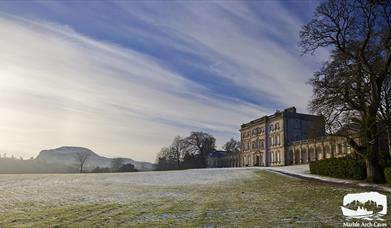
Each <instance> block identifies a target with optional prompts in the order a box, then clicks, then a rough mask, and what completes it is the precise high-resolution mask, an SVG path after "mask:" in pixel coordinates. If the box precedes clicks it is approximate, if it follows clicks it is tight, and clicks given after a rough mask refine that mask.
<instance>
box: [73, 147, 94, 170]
mask: <svg viewBox="0 0 391 228" xmlns="http://www.w3.org/2000/svg"><path fill="white" fill-rule="evenodd" d="M90 155H91V154H89V153H88V152H87V151H80V152H77V153H76V154H75V159H76V161H77V162H78V163H79V167H80V173H82V172H83V166H84V164H85V163H86V161H87V159H88V158H89V157H90Z"/></svg>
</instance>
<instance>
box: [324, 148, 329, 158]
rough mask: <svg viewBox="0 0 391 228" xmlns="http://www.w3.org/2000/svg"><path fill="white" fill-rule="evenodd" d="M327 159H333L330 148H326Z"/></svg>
mask: <svg viewBox="0 0 391 228" xmlns="http://www.w3.org/2000/svg"><path fill="white" fill-rule="evenodd" d="M324 154H325V158H331V151H330V147H329V146H325V147H324Z"/></svg>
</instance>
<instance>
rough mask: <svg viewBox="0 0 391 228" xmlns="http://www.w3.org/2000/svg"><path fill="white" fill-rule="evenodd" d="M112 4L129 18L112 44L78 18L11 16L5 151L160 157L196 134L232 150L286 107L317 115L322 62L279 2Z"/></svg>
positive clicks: (6, 31) (6, 17) (0, 74)
mask: <svg viewBox="0 0 391 228" xmlns="http://www.w3.org/2000/svg"><path fill="white" fill-rule="evenodd" d="M94 4H95V3H94ZM111 4H113V5H111V7H112V8H113V11H118V15H119V16H118V17H121V18H122V19H123V20H120V21H121V22H118V24H116V25H112V26H114V27H115V28H116V29H117V30H113V35H112V36H111V37H109V36H108V35H107V37H105V38H104V39H102V37H104V36H103V35H102V34H100V35H96V36H95V37H94V36H93V35H91V34H88V32H85V33H83V32H81V31H80V29H79V28H76V27H75V25H73V24H72V23H71V22H69V24H65V25H64V23H59V22H56V20H52V21H50V20H49V19H48V18H39V17H38V16H37V15H28V16H27V17H28V19H27V18H25V17H20V16H12V15H11V14H9V13H3V14H0V27H1V28H2V29H1V30H0V48H1V50H2V52H0V80H1V81H2V83H1V84H0V91H1V94H2V95H1V96H0V104H1V105H0V113H1V118H0V132H1V133H0V138H1V139H2V140H3V141H2V142H1V145H2V148H0V149H1V150H2V151H5V152H7V151H8V152H11V153H17V154H20V155H23V156H31V155H35V154H36V153H37V151H39V150H41V149H46V148H53V147H58V146H62V145H78V146H86V147H89V148H91V149H93V150H95V151H97V152H98V153H100V154H104V155H106V156H128V157H132V158H134V159H139V160H148V161H153V160H154V158H155V155H156V152H158V151H159V149H160V147H162V146H164V145H167V144H169V143H170V141H171V140H172V138H173V137H174V136H175V135H178V134H180V135H187V134H188V133H189V131H190V130H204V131H208V132H211V133H213V134H214V135H215V136H216V137H217V139H218V142H219V144H220V145H221V144H222V143H223V142H224V140H227V139H229V138H230V137H232V136H237V135H238V129H239V127H240V124H241V123H243V122H246V121H249V120H251V119H253V118H256V117H259V116H262V115H264V114H267V113H268V112H271V111H274V109H276V108H284V107H285V106H288V105H296V106H298V107H299V109H300V110H302V111H305V105H306V103H307V101H308V99H309V97H310V95H311V91H310V88H309V87H308V86H307V85H305V84H304V83H305V81H307V80H308V78H309V77H310V76H311V74H312V71H313V70H314V68H315V67H316V66H317V64H319V62H320V61H321V60H322V58H320V57H317V58H305V57H303V58H299V52H298V50H297V48H296V46H292V45H293V44H294V45H295V43H296V42H297V32H298V29H299V26H300V24H301V23H302V21H301V20H300V19H299V18H297V16H295V15H294V14H293V13H292V12H289V11H288V10H287V9H286V8H284V6H282V5H280V4H279V3H271V2H267V3H265V4H268V6H265V5H261V6H257V7H258V8H252V7H251V6H249V5H247V4H245V3H243V2H229V4H225V3H223V2H218V1H216V2H212V3H208V4H207V3H202V2H201V3H200V2H187V3H186V4H185V3H183V2H176V3H170V4H164V5H163V4H162V5H157V4H159V3H156V2H154V4H152V3H151V2H145V3H139V4H134V3H132V2H122V1H118V2H113V3H111ZM45 7H50V8H51V9H54V8H55V9H56V10H57V11H64V14H66V12H68V11H69V10H70V9H72V7H69V6H65V5H62V3H61V2H55V3H54V4H50V5H45ZM99 7H100V6H99V5H96V6H92V8H93V9H99ZM259 7H261V9H260V8H259ZM262 7H264V8H262ZM4 8H6V9H7V7H4ZM259 10H261V11H260V12H261V13H259ZM5 11H7V10H5ZM8 11H10V13H12V14H16V15H17V14H18V13H17V12H16V11H17V10H16V11H12V10H8ZM19 12H20V11H19ZM257 12H258V13H257ZM276 12H278V13H279V14H278V17H276V15H274V16H273V14H275V13H276ZM95 16H96V17H97V15H95ZM97 18H98V17H97ZM269 18H275V19H274V20H273V23H271V22H270V21H269ZM124 19H128V20H124ZM96 23H100V26H101V27H102V28H108V27H109V25H110V24H111V23H112V21H110V20H108V19H97V21H96ZM87 25H88V24H86V26H87ZM97 31H98V30H97ZM97 31H95V32H94V33H95V34H96V33H97ZM101 32H102V31H101ZM86 33H87V35H86ZM97 37H99V38H97ZM136 44H137V45H136Z"/></svg>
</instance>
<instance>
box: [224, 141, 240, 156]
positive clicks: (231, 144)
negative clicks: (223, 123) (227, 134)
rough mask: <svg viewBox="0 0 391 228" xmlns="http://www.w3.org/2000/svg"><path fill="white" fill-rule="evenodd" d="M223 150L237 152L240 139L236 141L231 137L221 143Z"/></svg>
mask: <svg viewBox="0 0 391 228" xmlns="http://www.w3.org/2000/svg"><path fill="white" fill-rule="evenodd" d="M223 150H225V151H227V152H228V153H238V152H239V151H240V141H236V140H235V139H234V138H231V139H230V140H229V141H228V142H226V143H225V144H224V145H223Z"/></svg>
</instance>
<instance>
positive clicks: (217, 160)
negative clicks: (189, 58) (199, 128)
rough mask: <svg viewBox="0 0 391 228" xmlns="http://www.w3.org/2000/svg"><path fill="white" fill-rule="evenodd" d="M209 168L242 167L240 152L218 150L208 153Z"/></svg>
mask: <svg viewBox="0 0 391 228" xmlns="http://www.w3.org/2000/svg"><path fill="white" fill-rule="evenodd" d="M207 165H208V168H223V167H240V153H229V152H227V151H221V150H217V151H214V152H211V153H209V154H208V158H207Z"/></svg>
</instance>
